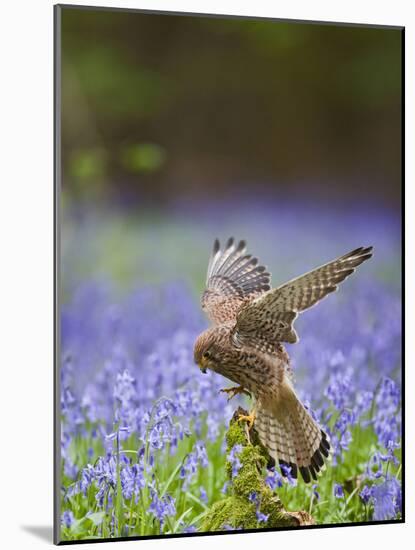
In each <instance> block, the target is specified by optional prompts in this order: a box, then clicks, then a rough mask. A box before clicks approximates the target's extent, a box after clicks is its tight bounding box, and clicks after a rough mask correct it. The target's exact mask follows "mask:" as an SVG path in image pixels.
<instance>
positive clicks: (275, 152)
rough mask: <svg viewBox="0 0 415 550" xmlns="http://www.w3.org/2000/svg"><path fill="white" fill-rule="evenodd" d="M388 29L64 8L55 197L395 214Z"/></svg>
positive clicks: (396, 133)
mask: <svg viewBox="0 0 415 550" xmlns="http://www.w3.org/2000/svg"><path fill="white" fill-rule="evenodd" d="M401 47H402V36H401V32H400V30H399V29H396V28H392V27H391V28H376V27H356V26H339V25H322V24H308V23H306V24H305V23H292V22H284V21H270V20H269V21H258V20H255V19H221V18H208V17H197V16H190V15H185V16H183V15H170V16H166V15H162V14H149V13H137V12H124V11H114V10H111V11H107V10H87V9H73V8H64V10H63V15H62V161H63V196H64V199H67V200H70V201H76V202H79V201H84V200H90V199H92V200H93V201H97V200H104V201H107V202H108V201H110V202H111V203H112V204H121V205H122V204H124V205H126V204H128V205H134V204H137V205H143V204H147V205H148V204H151V203H155V204H157V206H158V207H159V206H161V205H168V204H171V203H174V202H176V201H177V200H181V201H183V200H190V201H193V200H196V201H198V200H199V199H201V200H204V199H205V198H209V199H210V198H212V197H215V198H219V199H221V198H232V197H234V196H238V197H241V196H243V195H244V194H246V195H252V193H254V194H255V195H258V194H261V193H263V194H264V196H269V195H270V194H271V195H272V196H276V197H280V196H281V195H284V196H295V195H296V194H298V193H303V194H304V195H305V196H309V197H310V200H311V199H312V200H318V201H320V202H321V203H322V204H327V202H328V201H333V200H336V199H341V200H342V201H343V200H345V201H348V200H351V201H352V202H354V201H360V200H363V199H365V200H367V201H368V202H374V203H385V204H388V205H389V206H392V207H394V208H400V200H401V193H400V188H401V169H402V166H401Z"/></svg>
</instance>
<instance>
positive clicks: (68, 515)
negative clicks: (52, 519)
mask: <svg viewBox="0 0 415 550" xmlns="http://www.w3.org/2000/svg"><path fill="white" fill-rule="evenodd" d="M74 521H75V518H74V515H73V513H72V511H71V510H65V511H64V512H63V514H62V517H61V523H62V525H63V526H64V527H66V528H69V527H70V526H71V525H72V524H73V522H74Z"/></svg>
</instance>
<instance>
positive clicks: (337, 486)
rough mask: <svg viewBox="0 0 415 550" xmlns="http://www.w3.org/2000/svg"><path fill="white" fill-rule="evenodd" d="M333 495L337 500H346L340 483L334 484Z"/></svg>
mask: <svg viewBox="0 0 415 550" xmlns="http://www.w3.org/2000/svg"><path fill="white" fill-rule="evenodd" d="M333 494H334V496H335V497H336V498H344V491H343V487H342V486H341V485H340V484H339V483H335V484H334V488H333Z"/></svg>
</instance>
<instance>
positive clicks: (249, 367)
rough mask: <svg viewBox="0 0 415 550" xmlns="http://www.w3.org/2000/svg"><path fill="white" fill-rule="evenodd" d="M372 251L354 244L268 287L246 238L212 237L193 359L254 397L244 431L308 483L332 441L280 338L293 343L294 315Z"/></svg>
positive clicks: (232, 391) (264, 272) (267, 277)
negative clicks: (303, 397)
mask: <svg viewBox="0 0 415 550" xmlns="http://www.w3.org/2000/svg"><path fill="white" fill-rule="evenodd" d="M371 256H372V247H368V248H363V247H360V248H357V249H356V250H353V251H352V252H349V253H348V254H345V255H344V256H341V257H340V258H338V259H337V260H334V261H331V262H329V263H327V264H325V265H323V266H321V267H318V268H317V269H314V270H312V271H310V272H308V273H306V274H305V275H302V276H301V277H298V278H296V279H293V280H292V281H289V282H288V283H285V284H284V285H281V286H279V287H277V288H274V289H271V286H270V278H271V275H270V273H269V272H268V271H267V269H266V267H264V266H262V265H258V259H257V258H254V257H253V256H251V255H250V254H246V243H245V241H240V242H239V243H238V244H237V243H236V242H235V240H234V239H233V238H231V239H229V240H228V242H227V244H226V246H225V248H224V250H222V249H221V247H220V244H219V241H218V240H215V243H214V246H213V252H212V255H211V257H210V261H209V266H208V272H207V282H206V290H205V291H204V293H203V296H202V308H203V310H204V311H205V312H206V314H207V316H208V317H209V319H210V320H211V322H212V323H213V326H212V327H211V328H209V329H207V330H206V331H204V332H203V333H202V334H200V335H199V337H198V338H197V340H196V342H195V347H194V359H195V362H196V363H197V364H198V365H199V367H200V369H201V371H202V372H206V369H210V370H212V371H214V372H216V373H218V374H221V375H222V376H224V377H225V378H228V379H229V380H231V381H232V382H234V383H236V384H238V386H237V387H233V388H229V389H226V390H222V391H225V392H228V393H229V397H233V396H234V395H236V394H237V393H247V394H248V395H252V396H253V397H254V399H255V404H254V408H253V410H252V412H251V413H250V414H249V415H248V416H241V417H240V420H245V421H247V422H248V425H249V428H251V427H252V425H253V424H254V423H255V429H256V431H257V432H258V435H259V438H260V441H261V443H262V444H263V445H264V446H265V447H266V449H267V450H268V452H269V454H270V456H271V457H272V458H273V459H274V460H275V462H276V463H279V464H280V466H283V468H281V471H282V473H283V474H284V473H286V467H290V468H291V476H292V477H294V478H296V477H297V475H298V470H299V471H300V473H301V475H302V477H303V479H304V481H305V482H306V483H308V482H309V481H310V480H311V478H313V479H317V473H318V472H319V471H320V470H321V469H322V468H323V466H324V459H325V458H327V457H328V456H329V454H330V443H329V438H328V436H327V435H326V434H325V432H324V431H323V430H322V429H321V428H320V426H319V425H318V424H317V422H316V421H315V420H314V419H313V418H312V416H311V414H310V413H309V412H308V411H307V409H306V408H305V407H304V405H303V404H302V403H301V401H300V399H299V398H298V397H297V395H296V393H295V390H294V387H293V382H292V379H291V375H290V368H289V357H288V353H287V352H286V350H285V349H284V347H283V345H282V342H289V343H291V344H293V343H295V342H297V341H298V336H297V333H296V331H295V329H294V327H293V323H294V320H295V319H296V317H297V316H298V314H299V313H300V312H302V311H304V310H306V309H308V308H310V307H312V306H313V305H315V304H316V303H317V302H319V301H320V300H321V299H322V298H324V297H325V296H327V294H329V293H330V292H333V291H335V290H337V288H338V284H339V283H341V282H342V281H344V279H346V277H348V276H349V275H351V274H352V273H353V272H354V271H355V269H356V267H357V266H358V265H360V264H361V263H362V262H364V261H365V260H367V259H369V258H370V257H371ZM284 466H285V468H284Z"/></svg>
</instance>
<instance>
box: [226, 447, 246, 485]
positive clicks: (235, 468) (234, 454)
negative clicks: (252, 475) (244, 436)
mask: <svg viewBox="0 0 415 550" xmlns="http://www.w3.org/2000/svg"><path fill="white" fill-rule="evenodd" d="M241 451H242V445H240V444H238V443H237V444H236V445H234V446H233V447H232V449H231V450H230V452H229V454H228V456H227V457H226V458H227V460H228V462H229V463H230V464H231V466H232V477H236V476H237V475H238V472H239V470H240V469H241V468H242V462H241V461H240V460H239V458H238V455H239V453H240V452H241Z"/></svg>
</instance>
